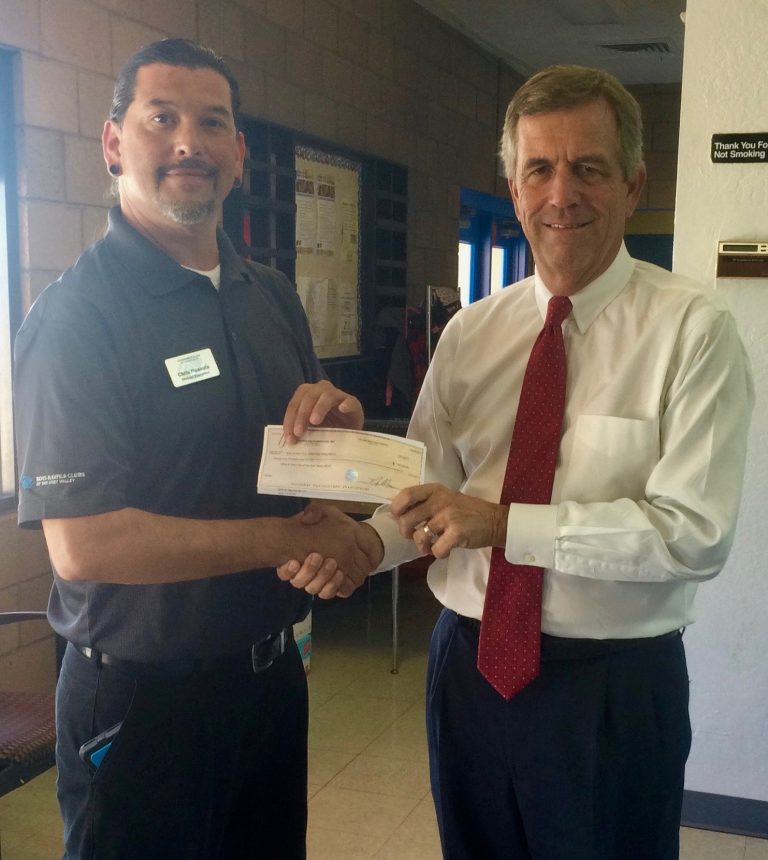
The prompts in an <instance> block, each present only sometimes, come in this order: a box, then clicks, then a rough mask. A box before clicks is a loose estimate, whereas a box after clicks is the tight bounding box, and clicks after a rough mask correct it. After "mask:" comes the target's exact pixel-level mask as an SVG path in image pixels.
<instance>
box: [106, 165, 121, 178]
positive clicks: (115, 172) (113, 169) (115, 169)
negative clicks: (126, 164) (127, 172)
mask: <svg viewBox="0 0 768 860" xmlns="http://www.w3.org/2000/svg"><path fill="white" fill-rule="evenodd" d="M109 172H110V173H111V174H112V176H120V173H121V172H122V171H121V170H120V165H119V164H110V165H109Z"/></svg>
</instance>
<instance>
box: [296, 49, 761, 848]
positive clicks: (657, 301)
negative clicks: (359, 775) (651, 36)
mask: <svg viewBox="0 0 768 860" xmlns="http://www.w3.org/2000/svg"><path fill="white" fill-rule="evenodd" d="M641 141H642V126H641V118H640V108H639V106H638V104H637V102H636V101H635V99H634V98H633V97H632V96H631V95H630V94H629V93H628V92H627V91H626V90H625V89H624V87H622V85H621V84H620V83H619V82H618V81H617V80H616V79H615V78H613V77H612V76H611V75H608V74H607V73H604V72H601V71H597V70H594V69H585V68H581V67H574V66H559V67H552V68H550V69H545V70H544V71H542V72H540V73H538V74H537V75H535V76H534V77H533V78H531V79H530V80H529V81H528V82H527V83H526V84H525V85H524V86H523V87H522V88H521V89H520V90H519V91H518V92H517V93H516V95H515V96H514V98H513V100H512V102H511V104H510V106H509V109H508V111H507V116H506V122H505V126H504V135H503V139H502V156H503V159H504V163H505V168H506V172H507V176H508V180H509V188H510V191H511V194H512V199H513V201H514V204H515V210H516V212H517V215H518V217H519V219H520V222H521V224H522V226H523V229H524V231H525V234H526V236H527V238H528V240H529V242H530V245H531V248H532V251H533V257H534V261H535V263H536V273H535V275H534V276H532V277H530V278H526V279H525V280H523V281H521V282H519V283H517V284H513V285H512V286H510V287H508V288H507V289H505V290H503V291H501V293H499V294H497V295H494V296H491V297H489V298H487V299H483V300H482V301H480V302H477V303H475V304H473V305H471V306H470V307H468V308H465V309H464V310H462V311H461V313H459V314H458V315H457V316H456V317H455V318H454V319H453V320H451V322H450V324H449V325H448V327H447V328H446V330H445V332H444V333H443V335H442V337H441V340H440V342H439V344H438V347H437V349H436V352H435V356H434V360H433V363H432V365H431V367H430V370H429V373H428V374H427V378H426V380H425V383H424V386H423V388H422V391H421V394H420V397H419V400H418V403H417V404H416V407H415V410H414V414H413V418H412V421H411V426H410V430H409V436H411V437H412V438H416V439H420V440H421V441H423V442H424V443H425V444H426V447H427V458H428V459H427V474H428V480H429V481H430V483H428V484H425V485H423V486H419V487H413V488H410V489H408V490H405V491H403V492H402V493H401V494H400V495H399V496H398V497H396V498H395V499H394V501H393V503H392V504H391V506H390V507H389V510H381V511H379V512H377V515H376V516H375V517H374V518H373V520H372V521H371V522H370V525H371V526H373V528H374V529H375V530H376V531H377V532H378V534H379V536H380V537H381V539H382V544H383V549H384V552H383V557H382V560H381V563H380V565H379V568H378V569H380V570H385V569H388V568H390V567H391V566H393V565H395V564H397V563H399V562H402V561H404V560H405V559H406V558H408V557H411V556H413V555H414V554H415V553H417V552H418V553H421V554H424V553H426V552H428V551H430V550H431V551H432V553H433V554H434V555H435V557H436V561H435V562H434V563H433V564H432V566H431V567H430V570H429V575H428V583H429V587H430V588H431V589H432V591H433V592H434V594H435V596H436V597H437V598H438V600H440V602H441V603H442V604H443V605H444V606H445V609H444V611H443V613H442V614H441V616H440V619H439V621H438V623H437V626H436V628H435V632H434V634H433V638H432V643H431V648H430V666H429V676H428V684H427V687H428V689H427V711H428V713H427V721H428V732H429V747H430V768H431V778H432V790H433V794H434V798H435V805H436V809H437V815H438V823H439V827H440V835H441V840H442V845H443V852H444V855H445V857H446V858H449V860H478V858H483V860H493V859H494V858H499V860H500V858H504V860H510V858H538V860H673V858H677V856H678V830H679V821H680V809H681V803H682V792H683V775H684V767H685V761H686V758H687V755H688V751H689V747H690V740H691V733H690V723H689V719H688V677H687V672H686V665H685V654H684V650H683V644H682V634H681V631H682V630H683V629H684V628H685V627H686V626H687V625H688V624H690V623H691V622H693V621H694V618H695V613H694V611H693V598H694V594H695V592H696V589H697V586H698V584H699V583H700V582H701V581H703V580H706V579H710V578H711V577H713V576H715V575H716V574H717V573H718V572H719V571H720V570H721V569H722V567H723V564H724V563H725V560H726V558H727V555H728V552H729V549H730V546H731V542H732V539H733V534H734V529H735V524H736V515H737V510H738V506H739V500H740V493H741V483H742V476H743V470H744V457H745V447H746V432H747V426H748V422H749V417H750V414H751V408H752V402H753V393H752V386H751V381H750V374H749V369H748V363H747V361H746V358H745V355H744V351H743V348H742V345H741V342H740V340H739V337H738V334H737V332H736V328H735V325H734V321H733V319H732V317H731V316H730V314H729V313H728V312H727V311H726V310H724V309H722V308H720V307H718V306H716V305H715V304H714V302H713V301H712V300H711V297H710V296H709V295H707V294H706V292H705V291H704V290H702V288H701V287H700V286H699V285H696V284H694V283H692V282H690V281H687V280H686V279H684V278H682V277H679V276H676V275H673V274H671V273H669V272H667V271H664V270H662V269H660V268H658V267H656V266H653V265H650V264H648V263H644V262H640V261H637V260H634V259H632V258H631V257H630V256H629V254H628V253H627V251H626V248H625V247H624V243H623V234H624V226H625V221H626V219H627V218H628V217H629V216H630V215H631V214H632V212H633V211H634V209H635V206H636V204H637V201H638V199H639V197H640V193H641V191H642V188H643V184H644V181H645V166H644V164H643V160H642V145H641ZM552 296H568V297H569V298H570V300H571V303H572V311H571V313H570V314H569V316H568V318H567V319H566V320H565V322H564V323H563V336H564V342H565V351H566V356H567V384H566V404H565V415H564V420H563V432H562V438H561V444H560V450H559V456H558V461H557V468H556V472H555V478H554V487H553V491H552V499H551V503H550V504H535V505H534V504H519V503H517V504H510V505H502V504H499V501H498V500H499V498H500V490H501V484H502V480H503V478H504V473H505V467H506V462H507V456H508V452H509V444H510V439H511V437H512V429H513V425H514V422H515V417H516V412H517V404H518V399H519V396H520V389H521V385H522V381H523V374H524V372H525V368H526V364H527V361H528V356H529V353H530V351H531V347H532V345H533V342H534V340H535V339H536V337H537V335H538V333H539V331H540V330H541V328H542V323H543V320H544V317H545V315H546V307H547V303H548V301H549V299H550V298H551V297H552ZM361 527H364V526H361ZM414 545H415V549H414ZM493 547H499V548H502V549H503V550H504V555H505V557H506V559H507V561H508V562H510V563H512V564H521V565H535V566H538V567H542V568H544V569H545V570H544V577H543V596H542V610H541V631H542V637H541V669H540V674H539V676H538V677H537V678H536V679H535V680H534V681H533V682H532V683H530V684H529V685H528V686H527V687H525V688H524V689H523V690H522V691H521V692H519V693H518V694H517V695H515V696H513V697H512V698H511V699H510V700H509V701H507V700H506V699H504V698H502V696H500V695H499V694H498V693H497V692H496V690H494V689H493V687H492V686H491V685H490V684H489V683H488V682H487V681H486V679H485V678H484V677H483V675H482V674H480V672H479V671H478V669H477V667H476V662H477V648H478V635H479V628H480V619H481V618H482V616H483V608H484V601H485V594H486V585H487V582H488V570H489V560H490V556H491V549H492V548H493ZM281 575H282V576H283V577H284V578H289V577H293V580H292V581H293V584H294V585H296V586H297V587H302V586H306V585H308V584H309V586H310V588H311V590H313V591H317V590H318V589H320V588H322V587H324V585H325V583H327V582H331V581H332V580H331V579H330V578H331V576H334V577H335V580H333V581H335V582H338V581H340V573H339V571H336V572H335V573H333V565H332V563H326V564H325V565H324V566H323V567H322V568H321V567H320V564H319V559H318V558H317V557H312V558H310V560H309V562H308V563H305V565H304V566H303V567H302V568H300V566H299V565H298V564H297V563H292V564H291V565H289V566H286V567H284V568H283V570H282V571H281ZM325 593H326V594H327V593H328V591H327V590H326V592H325Z"/></svg>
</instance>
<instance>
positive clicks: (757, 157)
mask: <svg viewBox="0 0 768 860" xmlns="http://www.w3.org/2000/svg"><path fill="white" fill-rule="evenodd" d="M712 161H713V162H714V163H715V164H751V163H753V162H756V161H761V162H762V163H763V164H768V131H760V132H756V133H754V134H713V135H712Z"/></svg>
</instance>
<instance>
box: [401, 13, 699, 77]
mask: <svg viewBox="0 0 768 860" xmlns="http://www.w3.org/2000/svg"><path fill="white" fill-rule="evenodd" d="M416 2H417V3H419V5H421V6H422V7H424V8H425V9H427V10H428V11H430V12H432V14H433V15H436V16H437V17H438V18H441V19H442V20H443V21H445V22H446V23H447V24H450V25H451V26H452V27H454V28H455V29H457V30H459V31H460V32H463V33H464V34H465V35H466V36H467V37H469V38H470V39H472V41H474V42H476V43H477V44H479V45H480V46H482V47H483V48H484V49H485V50H486V51H488V52H489V53H491V54H492V55H494V56H496V57H499V58H501V59H502V60H504V61H505V62H506V63H507V64H509V65H510V66H511V67H512V68H513V69H515V70H516V71H518V72H520V74H522V75H523V76H525V77H528V76H529V75H531V74H532V73H533V72H535V71H537V70H538V69H541V68H543V67H544V66H549V65H552V64H555V63H576V64H579V65H583V66H597V67H599V68H602V69H606V70H607V71H609V72H612V73H613V74H614V75H616V77H617V78H619V80H620V81H622V83H624V84H654V83H679V82H680V80H681V79H682V72H683V22H682V21H681V19H680V13H681V12H682V11H683V10H684V9H685V3H686V0H416ZM607 45H613V46H617V45H618V46H622V47H621V48H616V47H614V48H608V47H606V46H607Z"/></svg>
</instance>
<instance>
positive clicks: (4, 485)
mask: <svg viewBox="0 0 768 860" xmlns="http://www.w3.org/2000/svg"><path fill="white" fill-rule="evenodd" d="M12 73H13V54H11V53H10V52H8V51H3V50H1V49H0V499H6V498H8V497H12V496H13V495H14V493H15V487H16V477H15V470H14V457H13V413H12V400H11V345H12V339H13V334H14V333H15V331H16V326H17V325H18V316H19V289H18V276H19V265H18V257H17V241H18V230H17V220H16V166H15V147H14V118H13V77H12Z"/></svg>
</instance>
